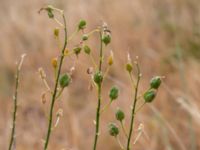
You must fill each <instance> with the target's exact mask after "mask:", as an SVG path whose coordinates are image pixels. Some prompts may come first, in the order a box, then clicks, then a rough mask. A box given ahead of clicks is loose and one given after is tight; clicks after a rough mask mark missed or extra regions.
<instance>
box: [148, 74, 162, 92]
mask: <svg viewBox="0 0 200 150" xmlns="http://www.w3.org/2000/svg"><path fill="white" fill-rule="evenodd" d="M161 82H162V80H161V77H159V76H156V77H153V78H152V79H151V81H150V86H151V88H152V89H158V88H159V87H160V84H161Z"/></svg>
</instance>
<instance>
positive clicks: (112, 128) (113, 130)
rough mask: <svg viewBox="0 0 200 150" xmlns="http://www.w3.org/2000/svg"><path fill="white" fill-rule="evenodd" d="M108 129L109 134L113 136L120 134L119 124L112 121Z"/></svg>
mask: <svg viewBox="0 0 200 150" xmlns="http://www.w3.org/2000/svg"><path fill="white" fill-rule="evenodd" d="M108 129H109V134H110V135H111V136H115V137H116V136H117V135H118V134H119V129H118V127H117V125H116V124H114V123H110V124H109V125H108Z"/></svg>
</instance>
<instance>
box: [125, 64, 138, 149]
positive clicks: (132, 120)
mask: <svg viewBox="0 0 200 150" xmlns="http://www.w3.org/2000/svg"><path fill="white" fill-rule="evenodd" d="M136 66H137V82H136V86H135V96H134V101H133V105H132V107H131V109H132V113H131V123H130V130H129V134H128V141H127V147H126V150H130V143H131V137H132V131H133V125H134V119H135V111H136V104H137V95H138V88H139V82H140V78H141V74H140V68H139V65H138V63H136Z"/></svg>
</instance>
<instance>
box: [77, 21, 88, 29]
mask: <svg viewBox="0 0 200 150" xmlns="http://www.w3.org/2000/svg"><path fill="white" fill-rule="evenodd" d="M86 24H87V23H86V21H85V20H80V21H79V24H78V29H79V30H83V29H84V28H85V27H86Z"/></svg>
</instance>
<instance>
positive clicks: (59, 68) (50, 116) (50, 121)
mask: <svg viewBox="0 0 200 150" xmlns="http://www.w3.org/2000/svg"><path fill="white" fill-rule="evenodd" d="M62 17H63V21H64V32H65V41H64V45H63V48H62V51H61V57H60V62H59V67H58V71H57V77H56V82H55V86H54V91H53V95H52V99H51V107H50V112H49V123H48V130H47V135H46V140H45V144H44V150H47V147H48V143H49V139H50V135H51V131H52V121H53V110H54V104H55V100H56V95H57V88H58V82H59V78H60V73H61V68H62V64H63V60H64V52H65V49H66V47H67V27H66V26H67V25H66V19H65V15H64V13H62Z"/></svg>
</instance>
